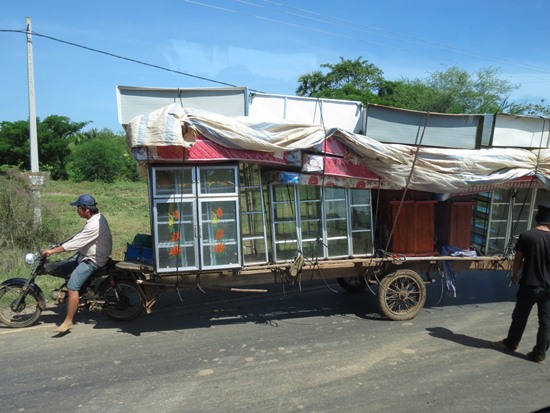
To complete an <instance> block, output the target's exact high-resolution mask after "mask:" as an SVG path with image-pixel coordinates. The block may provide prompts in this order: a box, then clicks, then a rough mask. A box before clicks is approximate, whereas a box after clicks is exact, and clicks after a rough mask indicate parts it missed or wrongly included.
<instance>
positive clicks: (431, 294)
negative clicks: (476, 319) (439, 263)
mask: <svg viewBox="0 0 550 413" xmlns="http://www.w3.org/2000/svg"><path fill="white" fill-rule="evenodd" d="M509 282H510V278H508V271H460V272H456V273H455V292H456V296H453V294H451V293H450V292H448V291H447V288H446V285H445V281H444V279H443V278H442V277H440V276H439V275H438V274H436V275H435V283H433V284H429V285H427V287H426V290H427V300H426V305H425V306H426V307H438V306H441V307H444V306H449V305H471V304H483V303H498V302H506V301H512V302H513V301H515V297H516V292H517V286H511V287H510V286H509Z"/></svg>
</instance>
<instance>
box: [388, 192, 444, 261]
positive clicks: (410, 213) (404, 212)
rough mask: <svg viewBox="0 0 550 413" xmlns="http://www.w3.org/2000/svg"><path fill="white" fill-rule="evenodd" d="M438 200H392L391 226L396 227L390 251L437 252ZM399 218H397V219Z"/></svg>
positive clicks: (404, 252) (418, 253)
mask: <svg viewBox="0 0 550 413" xmlns="http://www.w3.org/2000/svg"><path fill="white" fill-rule="evenodd" d="M435 204H437V201H404V202H403V203H401V201H390V202H389V207H390V211H391V222H389V223H386V225H389V230H388V231H391V226H392V225H393V223H394V222H395V229H394V231H393V236H392V240H391V248H390V252H396V253H400V254H406V255H428V254H435V248H434V245H435V233H434V207H435ZM396 218H397V220H396Z"/></svg>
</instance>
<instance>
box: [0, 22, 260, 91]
mask: <svg viewBox="0 0 550 413" xmlns="http://www.w3.org/2000/svg"><path fill="white" fill-rule="evenodd" d="M0 32H4V33H23V34H32V35H33V36H36V37H43V38H45V39H48V40H52V41H54V42H58V43H63V44H66V45H68V46H73V47H77V48H80V49H84V50H88V51H90V52H94V53H99V54H103V55H105V56H109V57H114V58H116V59H120V60H125V61H128V62H131V63H136V64H139V65H143V66H148V67H151V68H153V69H159V70H164V71H166V72H170V73H175V74H178V75H183V76H187V77H192V78H194V79H199V80H204V81H206V82H211V83H216V84H219V85H223V86H229V87H238V86H237V85H234V84H231V83H227V82H222V81H219V80H214V79H210V78H207V77H204V76H198V75H193V74H191V73H187V72H182V71H180V70H175V69H170V68H168V67H164V66H160V65H157V64H154V63H149V62H144V61H142V60H138V59H134V58H131V57H126V56H122V55H118V54H116V53H111V52H106V51H104V50H100V49H96V48H94V47H89V46H84V45H82V44H79V43H75V42H70V41H68V40H63V39H59V38H57V37H53V36H48V35H46V34H41V33H37V32H34V31H32V32H28V31H26V30H10V29H0ZM248 90H250V91H252V92H257V93H265V92H262V91H260V90H256V89H251V88H249V89H248Z"/></svg>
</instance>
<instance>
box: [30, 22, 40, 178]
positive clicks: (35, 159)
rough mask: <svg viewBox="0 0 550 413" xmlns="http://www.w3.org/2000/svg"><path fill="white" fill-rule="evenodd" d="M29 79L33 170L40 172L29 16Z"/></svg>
mask: <svg viewBox="0 0 550 413" xmlns="http://www.w3.org/2000/svg"><path fill="white" fill-rule="evenodd" d="M27 80H28V85H29V125H30V138H31V172H38V170H39V166H38V138H37V135H38V133H37V131H36V102H35V99H34V63H33V56H32V28H31V18H30V17H27Z"/></svg>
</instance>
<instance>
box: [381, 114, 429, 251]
mask: <svg viewBox="0 0 550 413" xmlns="http://www.w3.org/2000/svg"><path fill="white" fill-rule="evenodd" d="M429 118H430V112H427V114H426V121H425V122H424V126H423V127H422V134H421V135H420V140H419V141H418V143H417V144H416V150H415V152H414V157H413V161H412V165H411V170H410V172H409V176H407V182H406V183H405V189H404V190H403V195H402V196H401V201H400V202H399V207H398V208H397V213H396V214H395V217H394V220H393V223H392V228H391V231H390V235H389V236H388V241H387V243H386V248H385V251H387V250H388V249H389V246H390V242H391V240H392V237H393V232H394V231H395V227H396V226H397V220H398V218H399V214H400V213H401V207H402V206H403V202H404V201H405V196H406V195H407V190H408V189H409V185H410V182H411V178H412V174H413V172H414V167H415V165H416V160H417V159H418V153H419V152H420V147H421V146H422V140H423V139H424V134H425V132H426V127H427V126H428V120H429Z"/></svg>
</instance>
